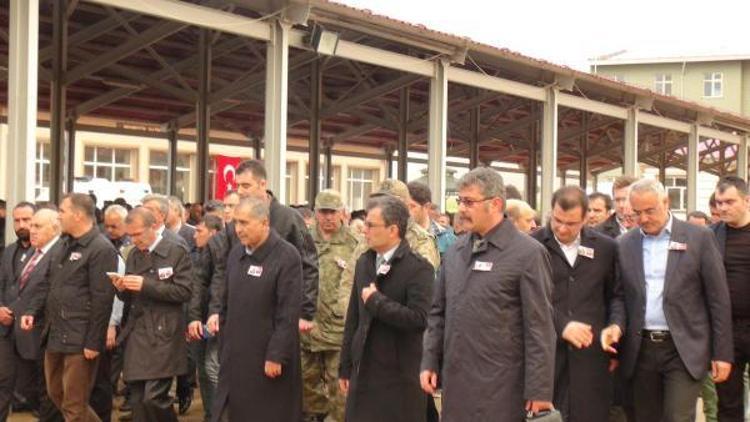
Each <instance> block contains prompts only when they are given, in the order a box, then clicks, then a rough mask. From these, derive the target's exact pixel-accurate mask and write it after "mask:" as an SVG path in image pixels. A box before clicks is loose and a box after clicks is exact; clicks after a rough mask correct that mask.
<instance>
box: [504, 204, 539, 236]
mask: <svg viewBox="0 0 750 422" xmlns="http://www.w3.org/2000/svg"><path fill="white" fill-rule="evenodd" d="M505 214H507V215H508V219H509V220H510V222H511V223H513V225H514V226H516V229H518V231H520V232H521V233H526V234H531V233H532V232H533V231H534V230H536V220H535V218H536V211H534V209H533V208H531V206H530V205H529V204H527V203H526V202H524V201H521V200H520V199H509V200H508V201H507V206H506V207H505Z"/></svg>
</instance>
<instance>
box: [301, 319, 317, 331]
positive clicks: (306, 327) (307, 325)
mask: <svg viewBox="0 0 750 422" xmlns="http://www.w3.org/2000/svg"><path fill="white" fill-rule="evenodd" d="M314 326H315V323H314V322H312V321H308V320H306V319H302V318H300V319H299V332H300V333H309V332H310V330H312V329H313V327H314Z"/></svg>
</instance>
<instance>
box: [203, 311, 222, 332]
mask: <svg viewBox="0 0 750 422" xmlns="http://www.w3.org/2000/svg"><path fill="white" fill-rule="evenodd" d="M206 328H207V329H208V332H209V333H211V334H212V335H216V334H217V333H218V332H219V314H211V315H210V316H209V317H208V321H206Z"/></svg>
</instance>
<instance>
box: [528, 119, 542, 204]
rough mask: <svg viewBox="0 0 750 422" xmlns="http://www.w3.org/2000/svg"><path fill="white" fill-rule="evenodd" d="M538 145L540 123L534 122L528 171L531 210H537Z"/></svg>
mask: <svg viewBox="0 0 750 422" xmlns="http://www.w3.org/2000/svg"><path fill="white" fill-rule="evenodd" d="M538 143H539V122H538V121H534V122H532V123H531V128H530V129H529V166H528V168H527V169H526V202H527V203H528V204H529V205H531V208H536V192H537V184H536V179H537V158H538V157H537V151H538V149H537V145H538Z"/></svg>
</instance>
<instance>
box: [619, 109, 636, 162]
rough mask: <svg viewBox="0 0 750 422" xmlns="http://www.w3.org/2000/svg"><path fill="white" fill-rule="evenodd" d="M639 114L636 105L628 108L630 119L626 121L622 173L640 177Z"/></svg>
mask: <svg viewBox="0 0 750 422" xmlns="http://www.w3.org/2000/svg"><path fill="white" fill-rule="evenodd" d="M638 115H639V111H638V109H637V108H635V107H631V108H629V109H628V119H627V120H626V121H625V139H624V140H623V160H622V173H623V174H624V175H627V176H633V177H639V176H640V172H639V167H638Z"/></svg>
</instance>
